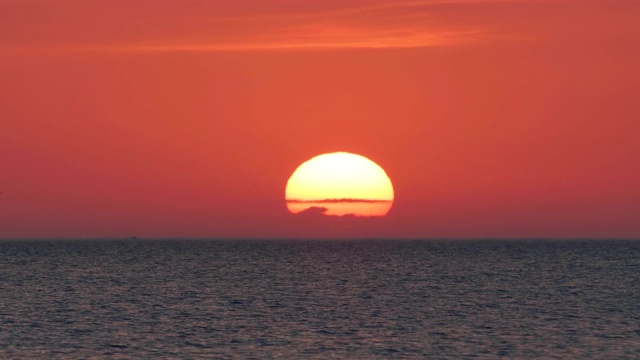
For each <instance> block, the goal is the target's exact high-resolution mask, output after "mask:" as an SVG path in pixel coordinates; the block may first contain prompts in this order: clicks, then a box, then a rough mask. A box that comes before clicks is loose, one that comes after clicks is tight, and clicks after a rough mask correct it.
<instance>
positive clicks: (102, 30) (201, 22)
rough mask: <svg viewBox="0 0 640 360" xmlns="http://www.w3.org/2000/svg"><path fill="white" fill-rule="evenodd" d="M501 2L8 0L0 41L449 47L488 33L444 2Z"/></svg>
mask: <svg viewBox="0 0 640 360" xmlns="http://www.w3.org/2000/svg"><path fill="white" fill-rule="evenodd" d="M247 1H249V0H247ZM502 2H509V0H423V1H383V2H375V3H373V2H370V1H358V0H354V1H351V2H348V1H346V2H333V1H330V2H325V3H323V2H318V1H310V2H304V3H296V4H289V6H288V7H286V6H285V5H283V4H282V3H281V1H280V2H279V1H270V2H267V1H265V2H263V3H262V5H263V6H262V8H261V10H260V11H257V10H255V11H253V10H252V11H245V12H243V11H242V10H240V9H235V10H234V11H229V10H228V9H226V10H225V9H222V8H221V7H220V4H218V3H216V2H202V1H191V2H184V3H183V2H177V1H176V2H166V1H165V2H161V1H158V2H157V3H155V2H154V3H153V4H151V3H146V4H145V3H132V4H129V5H127V4H126V3H113V2H108V3H109V4H112V5H110V7H109V6H106V5H105V4H106V3H107V2H105V1H96V2H78V1H73V0H59V1H57V2H56V7H47V4H49V5H50V3H49V2H48V1H42V2H24V3H21V2H15V1H13V2H8V3H5V4H4V5H3V4H0V10H2V9H3V7H4V8H5V9H4V10H7V11H8V10H11V11H12V13H13V14H21V15H20V16H22V17H24V18H22V19H21V18H18V17H15V16H13V17H10V16H5V17H4V18H3V17H0V29H4V30H5V31H4V34H5V35H3V37H2V38H0V44H2V45H3V47H4V48H5V50H6V49H13V50H16V51H23V52H29V51H36V52H37V51H61V52H113V53H122V52H124V53H148V52H152V53H153V52H216V51H217V52H224V51H264V50H296V49H298V50H313V49H365V48H368V49H378V48H420V47H431V46H451V45H460V44H467V43H474V42H478V41H483V40H486V39H487V38H488V37H490V36H491V29H489V28H487V26H486V25H483V24H479V23H467V22H464V21H461V20H460V19H455V18H454V19H451V18H449V17H448V16H447V15H446V14H447V13H449V12H450V11H451V7H456V8H458V9H464V7H465V6H477V5H478V4H480V3H485V4H489V3H502ZM181 4H182V5H181ZM265 4H266V5H265ZM9 5H10V6H9ZM143 5H145V6H146V8H145V7H144V6H143ZM254 5H255V4H254ZM270 5H272V6H270ZM294 5H295V6H294ZM181 6H182V8H181ZM292 6H293V7H292ZM183 8H184V9H186V10H184V9H183ZM65 9H66V11H65ZM20 10H22V11H20ZM223 10H225V11H223Z"/></svg>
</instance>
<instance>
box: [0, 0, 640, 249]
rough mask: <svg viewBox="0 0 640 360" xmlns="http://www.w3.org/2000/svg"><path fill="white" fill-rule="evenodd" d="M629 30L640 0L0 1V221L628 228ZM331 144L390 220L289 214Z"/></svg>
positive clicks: (24, 224)
mask: <svg viewBox="0 0 640 360" xmlns="http://www.w3.org/2000/svg"><path fill="white" fill-rule="evenodd" d="M639 44H640V2H638V1H635V0H634V1H631V0H630V1H617V0H601V1H593V0H581V1H570V0H547V1H535V0H530V1H527V0H519V1H509V0H486V1H482V0H468V1H464V0H425V1H419V0H415V1H395V0H394V1H391V0H380V1H370V0H345V1H336V0H329V1H327V0H304V1H303V0H297V1H293V0H288V1H285V0H235V1H210V0H189V1H163V0H141V1H106V0H95V1H85V0H55V1H52V0H0V139H1V142H0V192H2V194H1V195H0V238H33V237H128V236H133V235H136V236H138V237H282V236H284V237H412V238H415V237H424V238H434V237H438V238H441V237H447V238H455V237H464V238H478V237H596V238H602V237H626V238H628V237H636V238H637V237H640V165H639V159H640V141H639V138H640V101H639V95H640V66H639V65H638V64H640V46H639ZM334 151H350V152H354V153H357V154H361V155H364V156H367V157H369V158H370V159H372V160H374V161H375V162H377V163H378V164H379V165H381V166H382V167H383V168H384V169H385V170H386V171H387V173H388V175H389V177H390V178H391V180H392V182H393V184H394V187H395V193H396V201H395V204H394V207H393V209H392V210H391V212H390V213H389V215H388V216H387V217H386V218H382V219H367V220H363V219H350V218H342V219H327V218H312V217H309V218H307V219H305V218H299V217H296V216H293V215H290V214H288V212H287V210H286V205H285V202H284V189H285V185H286V181H287V179H288V177H289V176H290V175H291V173H292V172H293V171H294V170H295V168H296V167H297V166H298V165H299V164H301V163H302V162H304V161H306V160H308V159H309V158H311V157H313V156H315V155H319V154H321V153H325V152H334Z"/></svg>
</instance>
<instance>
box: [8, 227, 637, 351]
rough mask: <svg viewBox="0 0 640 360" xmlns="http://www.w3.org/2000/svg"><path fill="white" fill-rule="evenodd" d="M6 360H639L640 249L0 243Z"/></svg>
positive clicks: (524, 244)
mask: <svg viewBox="0 0 640 360" xmlns="http://www.w3.org/2000/svg"><path fill="white" fill-rule="evenodd" d="M0 358H1V359H57V358H60V359H100V358H114V359H133V358H143V359H195V358H221V359H333V358H335V359H377V358H397V359H421V358H429V359H465V358H467V359H472V358H473V359H475V358H480V359H495V358H516V359H533V358H535V359H540V358H543V359H588V358H594V359H640V241H634V240H625V241H623V240H393V239H386V240H294V239H291V240H95V239H94V240H73V241H71V240H48V241H44V240H38V241H36V240H29V241H25V240H22V241H18V240H11V241H10V240H3V241H0Z"/></svg>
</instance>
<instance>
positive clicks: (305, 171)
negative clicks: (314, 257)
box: [285, 152, 393, 216]
mask: <svg viewBox="0 0 640 360" xmlns="http://www.w3.org/2000/svg"><path fill="white" fill-rule="evenodd" d="M285 198H286V201H287V208H288V209H289V211H290V212H292V213H294V214H297V213H301V212H303V211H306V210H307V211H308V210H311V211H314V210H315V211H316V212H319V213H322V214H324V215H339V216H341V215H355V216H384V215H386V214H387V213H388V212H389V210H390V209H391V206H392V204H393V186H392V185H391V180H390V179H389V177H388V176H387V174H386V173H385V171H384V170H383V169H382V168H381V167H380V166H378V164H376V163H374V162H373V161H371V160H369V159H367V158H366V157H364V156H360V155H356V154H351V153H346V152H336V153H330V154H323V155H319V156H316V157H314V158H312V159H310V160H308V161H306V162H304V163H303V164H302V165H300V166H299V167H298V168H297V169H296V171H294V173H293V175H291V177H290V178H289V181H288V182H287V188H286V195H285Z"/></svg>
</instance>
